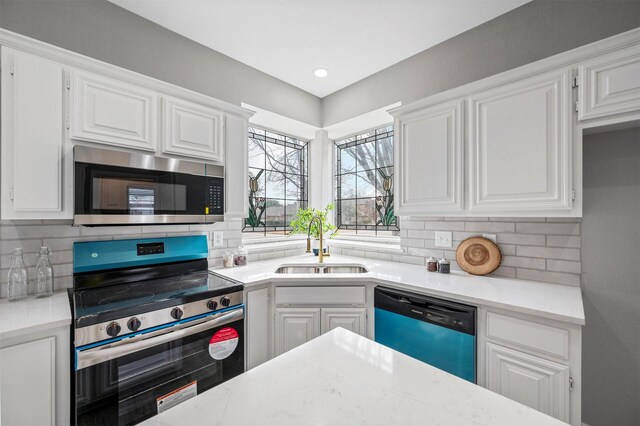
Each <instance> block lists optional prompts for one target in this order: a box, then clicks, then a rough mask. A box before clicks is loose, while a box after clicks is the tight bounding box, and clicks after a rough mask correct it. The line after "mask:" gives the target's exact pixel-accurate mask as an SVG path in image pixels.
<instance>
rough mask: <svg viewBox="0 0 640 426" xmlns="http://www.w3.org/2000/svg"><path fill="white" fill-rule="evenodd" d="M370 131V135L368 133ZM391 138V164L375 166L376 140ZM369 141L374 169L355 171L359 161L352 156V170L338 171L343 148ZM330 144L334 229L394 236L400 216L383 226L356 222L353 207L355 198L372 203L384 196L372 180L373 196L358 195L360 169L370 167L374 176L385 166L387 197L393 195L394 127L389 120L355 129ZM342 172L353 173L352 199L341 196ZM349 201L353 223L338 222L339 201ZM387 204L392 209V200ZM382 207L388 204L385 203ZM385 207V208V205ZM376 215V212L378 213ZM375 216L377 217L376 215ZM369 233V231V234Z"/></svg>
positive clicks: (368, 235)
mask: <svg viewBox="0 0 640 426" xmlns="http://www.w3.org/2000/svg"><path fill="white" fill-rule="evenodd" d="M371 133H373V134H371ZM388 137H390V138H391V144H392V146H391V165H386V166H382V167H379V163H378V141H380V140H383V139H385V138H388ZM370 142H373V146H374V159H373V161H374V168H368V169H364V170H359V168H358V167H359V161H358V160H357V159H355V158H354V163H355V164H354V169H353V171H352V172H351V171H350V172H344V171H343V170H342V150H343V149H348V148H352V147H355V146H358V145H361V144H365V143H370ZM332 143H333V148H334V149H333V164H332V168H333V177H334V180H335V185H334V188H333V198H334V203H335V205H336V210H335V223H336V227H337V230H338V232H339V231H348V234H345V235H343V236H342V237H343V238H356V239H357V238H363V237H365V238H374V239H375V238H389V239H395V238H397V237H398V236H399V234H400V218H399V217H397V216H395V215H393V218H394V222H393V223H390V224H387V225H382V224H378V221H377V222H376V224H375V225H370V224H366V225H365V224H358V220H357V219H358V214H357V206H358V200H370V199H373V200H374V206H375V205H376V204H377V203H378V202H379V201H380V198H381V197H387V194H380V193H379V190H378V185H377V184H376V183H375V182H374V183H373V184H371V183H369V185H372V186H373V188H374V191H375V192H374V194H375V195H374V196H373V197H362V196H358V180H359V178H358V174H359V173H362V172H363V171H364V172H366V171H371V170H375V175H376V179H377V176H378V173H379V172H378V170H379V169H387V170H386V171H389V169H391V174H390V176H391V182H392V183H391V188H390V189H391V196H393V195H394V191H395V188H394V185H393V179H394V176H395V159H394V150H395V149H394V146H395V145H394V144H395V134H394V128H393V123H387V124H384V125H380V126H376V127H373V128H370V129H367V130H363V131H358V132H356V133H352V134H350V135H347V136H344V137H341V138H339V139H333V140H332ZM344 175H353V176H354V180H355V182H354V190H355V196H354V197H353V198H345V199H343V198H342V196H341V195H342V194H341V190H342V181H343V176H344ZM345 200H346V201H349V200H355V206H356V213H355V214H356V223H355V224H343V223H342V217H343V213H342V209H343V204H342V203H343V201H345ZM386 200H387V199H386V198H384V202H386ZM390 205H391V207H392V208H393V201H391V203H390ZM385 207H388V205H387V206H385ZM385 210H386V208H385ZM378 214H379V213H378ZM376 218H377V216H376ZM372 232H373V234H372Z"/></svg>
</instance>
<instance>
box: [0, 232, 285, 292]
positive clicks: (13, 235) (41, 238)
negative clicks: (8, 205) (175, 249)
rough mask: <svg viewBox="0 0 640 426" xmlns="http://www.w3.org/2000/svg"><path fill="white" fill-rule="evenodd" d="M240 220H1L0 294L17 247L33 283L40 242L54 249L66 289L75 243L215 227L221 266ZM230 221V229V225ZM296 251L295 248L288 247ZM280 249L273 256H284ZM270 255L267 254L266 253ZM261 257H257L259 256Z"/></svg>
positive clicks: (60, 285) (58, 280) (58, 278)
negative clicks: (86, 223)
mask: <svg viewBox="0 0 640 426" xmlns="http://www.w3.org/2000/svg"><path fill="white" fill-rule="evenodd" d="M241 223H242V222H241V221H240V220H233V221H228V222H219V223H214V224H211V225H159V226H157V225H156V226H110V227H94V228H89V227H74V226H71V221H70V220H47V221H42V220H35V221H7V220H3V221H0V297H6V281H7V274H8V271H9V268H10V267H11V253H12V252H13V250H14V248H16V247H20V248H22V249H23V250H24V261H25V264H26V266H27V267H28V268H29V279H30V281H31V282H30V286H33V280H34V276H33V275H34V273H35V270H34V267H35V265H36V260H37V251H38V249H39V248H40V247H41V246H43V245H44V246H47V247H49V248H50V249H51V251H52V254H51V257H50V260H51V265H52V266H53V271H54V286H55V288H56V289H58V290H59V289H65V288H69V287H71V286H73V243H74V242H77V241H98V240H113V239H126V238H155V237H167V236H169V237H172V236H178V235H206V236H207V238H208V239H210V238H211V233H212V232H213V231H220V230H222V231H224V237H225V248H224V249H216V250H211V251H210V253H209V265H210V266H211V267H214V266H215V267H219V266H222V254H223V253H224V251H227V250H235V248H236V247H237V246H239V245H240V244H241V241H242V229H241ZM227 224H230V229H229V230H228V229H227ZM289 253H290V254H293V252H292V251H289ZM284 254H285V252H284V251H280V252H278V253H277V254H274V255H273V256H276V257H277V256H283V255H284ZM265 256H267V255H265ZM257 259H258V257H257V256H256V258H255V259H254V260H257Z"/></svg>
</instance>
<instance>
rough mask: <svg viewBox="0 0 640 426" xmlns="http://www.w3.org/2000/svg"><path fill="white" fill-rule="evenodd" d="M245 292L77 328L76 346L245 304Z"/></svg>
mask: <svg viewBox="0 0 640 426" xmlns="http://www.w3.org/2000/svg"><path fill="white" fill-rule="evenodd" d="M242 300H243V299H242V291H237V292H235V293H230V294H225V295H220V296H214V297H211V298H208V299H202V300H197V301H195V302H189V303H185V304H183V305H178V306H171V307H169V308H164V309H159V310H157V311H151V312H145V313H142V314H137V315H134V316H130V317H124V318H118V319H115V320H111V321H105V322H103V323H99V324H93V325H89V326H86V327H81V328H76V330H75V346H76V347H78V346H84V345H88V344H90V343H95V342H100V341H102V340H106V339H113V338H114V337H121V336H126V335H127V334H132V333H139V332H143V331H144V330H146V329H148V328H151V327H157V326H159V325H163V324H169V323H175V322H178V321H180V322H182V321H184V320H187V319H189V318H191V317H194V316H197V315H202V314H206V313H209V312H215V311H217V310H221V309H226V308H227V307H232V306H237V305H242Z"/></svg>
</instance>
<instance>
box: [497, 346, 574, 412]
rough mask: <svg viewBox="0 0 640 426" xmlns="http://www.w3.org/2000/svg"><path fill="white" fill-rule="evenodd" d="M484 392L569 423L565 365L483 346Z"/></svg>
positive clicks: (567, 372)
mask: <svg viewBox="0 0 640 426" xmlns="http://www.w3.org/2000/svg"><path fill="white" fill-rule="evenodd" d="M486 360H487V389H489V390H492V391H494V392H497V393H499V394H500V395H503V396H506V397H507V398H509V399H513V400H514V401H518V402H520V403H521V404H524V405H526V406H528V407H531V408H535V409H536V410H538V411H541V412H543V413H545V414H548V415H550V416H553V417H555V418H557V419H560V420H563V421H565V422H568V421H569V366H568V365H564V364H559V363H557V362H553V361H549V360H547V359H544V358H540V357H537V356H533V355H529V354H526V353H524V352H520V351H516V350H513V349H509V348H505V347H502V346H499V345H496V344H493V343H487V345H486Z"/></svg>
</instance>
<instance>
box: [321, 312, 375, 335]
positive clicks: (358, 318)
mask: <svg viewBox="0 0 640 426" xmlns="http://www.w3.org/2000/svg"><path fill="white" fill-rule="evenodd" d="M320 313H321V315H322V320H321V327H320V331H321V333H322V334H324V333H326V332H328V331H331V330H333V329H334V328H337V327H342V328H345V329H347V330H349V331H352V332H354V333H356V334H360V335H361V336H364V335H366V323H367V310H366V308H323V309H321V312H320Z"/></svg>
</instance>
